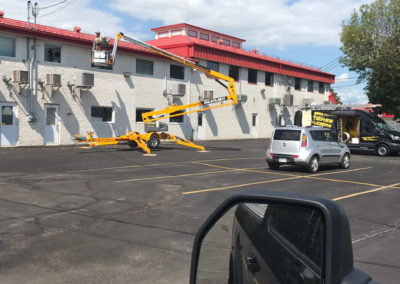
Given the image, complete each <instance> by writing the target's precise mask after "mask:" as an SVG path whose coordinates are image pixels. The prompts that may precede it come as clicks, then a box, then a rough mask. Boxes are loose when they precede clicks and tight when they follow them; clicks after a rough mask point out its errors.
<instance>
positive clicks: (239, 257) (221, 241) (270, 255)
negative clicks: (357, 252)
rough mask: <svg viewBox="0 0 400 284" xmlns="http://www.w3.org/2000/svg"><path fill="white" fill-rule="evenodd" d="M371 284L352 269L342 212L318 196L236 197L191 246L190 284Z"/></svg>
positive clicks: (267, 194)
mask: <svg viewBox="0 0 400 284" xmlns="http://www.w3.org/2000/svg"><path fill="white" fill-rule="evenodd" d="M354 281H355V282H354ZM359 281H361V282H359ZM370 281H371V278H370V277H369V276H368V275H367V274H365V273H364V272H362V271H359V270H357V269H354V267H353V251H352V244H351V236H350V228H349V222H348V219H347V216H346V214H345V213H344V211H343V209H342V208H341V207H340V206H339V205H338V204H337V203H334V202H333V201H331V200H328V199H323V198H319V197H314V196H304V195H298V194H292V193H276V192H266V191H244V192H241V193H238V194H235V195H233V196H231V197H230V198H228V199H227V200H225V201H224V202H223V203H222V204H221V205H220V206H219V207H218V208H217V209H215V211H214V212H213V213H212V214H211V216H210V217H209V218H208V219H207V220H206V221H205V223H204V224H203V225H202V226H201V228H200V230H199V231H198V233H197V235H196V237H195V240H194V244H193V251H192V262H191V271H190V283H192V284H194V283H229V284H231V283H327V284H329V283H369V282H370Z"/></svg>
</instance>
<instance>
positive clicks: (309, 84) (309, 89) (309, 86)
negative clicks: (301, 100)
mask: <svg viewBox="0 0 400 284" xmlns="http://www.w3.org/2000/svg"><path fill="white" fill-rule="evenodd" d="M307 92H309V93H313V92H314V81H313V80H308V82H307Z"/></svg>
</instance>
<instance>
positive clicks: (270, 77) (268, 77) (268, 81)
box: [265, 72, 274, 86]
mask: <svg viewBox="0 0 400 284" xmlns="http://www.w3.org/2000/svg"><path fill="white" fill-rule="evenodd" d="M273 84H274V74H273V73H270V72H265V85H267V86H272V85H273Z"/></svg>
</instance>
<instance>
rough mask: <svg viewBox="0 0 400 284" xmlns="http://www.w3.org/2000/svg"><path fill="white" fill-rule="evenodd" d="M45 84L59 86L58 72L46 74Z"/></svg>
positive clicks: (59, 76) (59, 77)
mask: <svg viewBox="0 0 400 284" xmlns="http://www.w3.org/2000/svg"><path fill="white" fill-rule="evenodd" d="M45 83H46V85H48V86H56V87H58V86H61V75H60V74H46V82H45Z"/></svg>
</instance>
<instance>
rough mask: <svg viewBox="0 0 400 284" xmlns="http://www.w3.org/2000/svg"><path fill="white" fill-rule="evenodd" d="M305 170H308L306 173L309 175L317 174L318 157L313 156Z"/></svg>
mask: <svg viewBox="0 0 400 284" xmlns="http://www.w3.org/2000/svg"><path fill="white" fill-rule="evenodd" d="M307 169H308V171H309V172H310V173H313V174H314V173H317V172H318V170H319V159H318V156H313V157H312V158H311V160H310V163H309V164H308V167H307Z"/></svg>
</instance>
